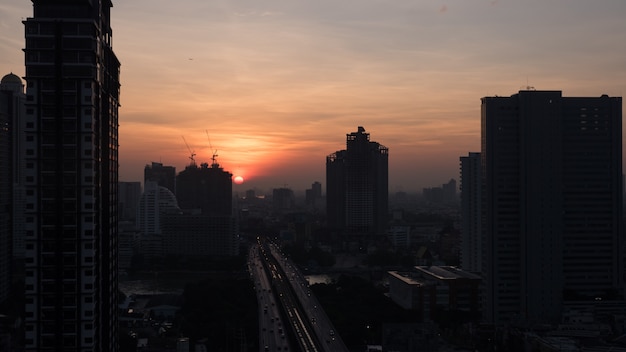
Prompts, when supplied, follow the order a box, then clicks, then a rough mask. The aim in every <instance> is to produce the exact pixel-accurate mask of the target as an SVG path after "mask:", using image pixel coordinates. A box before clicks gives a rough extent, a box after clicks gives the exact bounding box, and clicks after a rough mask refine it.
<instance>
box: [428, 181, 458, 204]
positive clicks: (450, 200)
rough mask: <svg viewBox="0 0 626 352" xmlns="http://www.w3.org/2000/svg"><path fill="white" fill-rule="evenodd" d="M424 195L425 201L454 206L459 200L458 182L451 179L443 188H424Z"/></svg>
mask: <svg viewBox="0 0 626 352" xmlns="http://www.w3.org/2000/svg"><path fill="white" fill-rule="evenodd" d="M422 195H423V196H424V199H425V200H426V201H427V202H429V203H433V204H454V203H457V201H458V199H457V196H456V180H454V179H450V181H448V182H447V183H444V184H442V185H441V187H428V188H424V189H423V192H422Z"/></svg>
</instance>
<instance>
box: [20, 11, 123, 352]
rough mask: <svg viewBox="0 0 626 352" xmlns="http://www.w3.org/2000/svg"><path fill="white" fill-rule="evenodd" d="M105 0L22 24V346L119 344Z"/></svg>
mask: <svg viewBox="0 0 626 352" xmlns="http://www.w3.org/2000/svg"><path fill="white" fill-rule="evenodd" d="M111 7H112V3H111V1H110V0H72V1H68V0H46V1H42V0H33V9H34V16H33V17H30V18H27V19H26V20H25V21H24V26H25V36H26V47H25V49H24V54H25V61H26V77H25V79H26V114H25V125H24V129H23V130H22V131H21V133H23V134H24V137H25V156H26V160H25V165H26V167H25V190H26V196H25V201H26V211H25V217H26V222H25V232H26V234H25V246H26V257H25V275H26V277H25V301H26V307H25V322H24V329H25V340H24V342H25V351H65V352H68V351H70V352H71V351H81V352H84V351H116V350H117V349H118V334H119V330H118V319H117V306H118V267H117V236H118V212H117V210H118V209H117V207H118V199H117V197H118V189H117V182H118V144H119V143H118V125H119V122H118V107H119V90H120V83H119V73H120V72H119V70H120V63H119V61H118V59H117V58H116V56H115V54H114V53H113V50H112V48H111V41H112V39H111V36H112V31H111V27H110V9H111Z"/></svg>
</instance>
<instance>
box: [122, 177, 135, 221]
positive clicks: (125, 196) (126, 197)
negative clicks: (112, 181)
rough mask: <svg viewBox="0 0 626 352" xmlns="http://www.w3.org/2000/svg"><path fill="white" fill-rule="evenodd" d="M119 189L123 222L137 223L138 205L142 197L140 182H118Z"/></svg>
mask: <svg viewBox="0 0 626 352" xmlns="http://www.w3.org/2000/svg"><path fill="white" fill-rule="evenodd" d="M118 188H119V202H120V205H119V212H120V220H121V221H132V222H135V220H136V218H137V205H138V204H139V198H140V197H141V183H140V182H122V181H120V182H118Z"/></svg>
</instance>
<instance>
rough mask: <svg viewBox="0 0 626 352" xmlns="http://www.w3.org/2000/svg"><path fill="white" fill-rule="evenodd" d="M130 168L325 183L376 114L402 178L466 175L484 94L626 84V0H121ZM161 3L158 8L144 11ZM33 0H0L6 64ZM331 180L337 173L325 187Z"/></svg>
mask: <svg viewBox="0 0 626 352" xmlns="http://www.w3.org/2000/svg"><path fill="white" fill-rule="evenodd" d="M113 6H114V9H113V10H114V11H115V14H116V16H115V17H114V18H113V19H112V27H113V28H114V30H115V33H114V34H115V35H114V38H115V42H114V45H115V48H116V53H117V55H118V56H119V57H120V61H122V62H123V65H122V67H121V80H122V82H123V83H122V84H123V86H122V95H121V100H120V102H121V107H120V181H140V180H142V179H143V176H142V173H143V168H144V166H145V165H146V164H150V163H151V162H153V161H155V162H162V163H163V164H165V165H173V166H175V167H176V168H177V173H178V172H180V171H182V170H184V167H185V166H186V165H188V164H189V159H188V157H189V154H190V151H189V150H188V149H187V146H186V145H185V141H184V140H183V138H181V137H183V136H184V138H185V140H186V141H187V142H188V144H189V146H190V149H191V150H192V151H193V152H194V153H195V154H196V156H195V159H196V161H197V162H198V163H202V162H210V160H211V157H212V155H213V153H215V150H217V154H219V157H218V162H219V163H220V165H222V166H223V167H224V169H225V170H228V171H230V172H232V173H233V176H243V177H244V178H245V182H244V183H243V184H242V185H233V190H234V191H239V192H243V191H244V190H245V189H249V188H260V189H263V190H267V189H271V188H276V187H282V186H284V185H287V186H288V187H290V188H293V189H299V190H304V189H305V188H307V187H308V186H309V185H310V184H311V183H312V182H314V181H323V180H324V160H325V156H326V155H328V154H329V153H332V152H333V151H335V150H339V149H343V148H345V145H343V143H342V140H343V136H344V134H345V131H350V130H353V129H354V128H355V126H364V127H365V128H366V130H367V131H369V132H371V133H373V134H374V135H375V136H376V139H377V140H381V141H384V144H385V145H386V146H387V147H388V148H389V149H390V152H391V155H390V156H391V157H390V158H389V191H390V192H395V191H400V190H402V191H419V190H421V189H422V188H423V187H432V186H435V185H440V184H441V183H442V182H443V181H446V180H448V179H450V178H455V179H458V177H459V159H458V158H459V156H462V155H467V153H468V152H475V151H479V150H480V98H482V97H484V96H493V95H494V94H495V95H501V96H510V95H513V94H515V93H517V92H518V91H519V90H520V89H525V88H526V87H527V86H533V87H535V88H536V89H538V90H551V89H558V90H562V91H563V94H564V95H567V96H571V97H575V96H597V97H599V96H600V95H602V94H608V95H609V96H622V95H623V91H624V87H625V86H626V83H625V82H626V77H625V76H626V72H625V70H623V67H622V66H623V62H625V61H626V49H624V48H623V46H622V45H620V43H622V42H624V39H626V23H623V20H622V17H623V14H624V13H626V3H624V2H623V1H604V2H602V3H601V4H594V3H588V2H584V1H563V0H559V1H552V2H550V3H545V2H540V1H528V2H523V3H521V2H507V1H475V2H467V1H446V2H423V3H422V2H419V3H415V2H410V1H398V2H394V3H393V4H389V3H383V2H377V1H365V2H363V1H359V2H358V3H357V2H354V1H343V2H341V3H340V4H337V3H331V2H326V1H322V2H315V3H299V2H296V3H293V2H284V1H270V2H264V3H263V4H255V3H252V2H248V1H229V2H221V1H220V2H211V3H206V2H202V1H196V0H188V1H185V2H177V3H169V2H165V1H149V2H148V1H147V0H137V1H132V2H129V1H124V2H122V1H119V2H117V1H114V3H113ZM146 9H149V10H146ZM30 16H32V3H31V2H30V1H23V2H19V3H15V4H10V5H7V4H4V5H0V28H2V34H0V58H1V59H0V72H1V74H2V75H4V74H7V73H9V72H14V73H15V74H17V75H18V76H20V77H23V76H24V53H23V52H22V49H23V48H24V26H23V24H22V23H21V21H22V20H25V19H26V18H27V17H30ZM322 186H323V188H324V189H325V187H326V185H325V184H323V185H322Z"/></svg>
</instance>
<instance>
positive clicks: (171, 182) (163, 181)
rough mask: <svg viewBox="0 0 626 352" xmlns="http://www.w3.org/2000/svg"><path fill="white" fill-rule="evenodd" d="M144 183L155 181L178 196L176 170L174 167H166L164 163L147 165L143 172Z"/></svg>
mask: <svg viewBox="0 0 626 352" xmlns="http://www.w3.org/2000/svg"><path fill="white" fill-rule="evenodd" d="M143 181H144V184H145V182H147V181H154V182H156V183H158V185H159V186H163V187H165V188H167V189H169V190H170V191H171V192H172V193H173V194H174V195H176V168H175V167H174V166H164V165H163V164H162V163H155V162H152V164H151V165H146V167H145V168H144V170H143Z"/></svg>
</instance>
